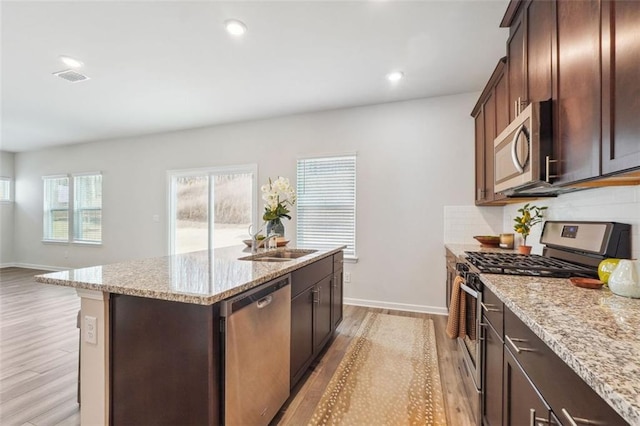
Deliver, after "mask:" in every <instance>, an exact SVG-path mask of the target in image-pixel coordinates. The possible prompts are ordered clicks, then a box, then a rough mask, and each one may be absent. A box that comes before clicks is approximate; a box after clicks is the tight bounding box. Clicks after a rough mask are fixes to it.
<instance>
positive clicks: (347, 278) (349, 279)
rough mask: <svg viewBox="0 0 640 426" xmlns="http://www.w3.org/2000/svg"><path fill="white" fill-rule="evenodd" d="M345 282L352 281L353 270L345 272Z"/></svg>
mask: <svg viewBox="0 0 640 426" xmlns="http://www.w3.org/2000/svg"><path fill="white" fill-rule="evenodd" d="M344 282H345V283H350V282H351V272H345V273H344Z"/></svg>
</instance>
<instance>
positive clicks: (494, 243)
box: [473, 235, 500, 247]
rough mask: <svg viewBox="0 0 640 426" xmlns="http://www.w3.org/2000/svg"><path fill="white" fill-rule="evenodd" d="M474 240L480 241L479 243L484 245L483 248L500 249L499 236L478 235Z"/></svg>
mask: <svg viewBox="0 0 640 426" xmlns="http://www.w3.org/2000/svg"><path fill="white" fill-rule="evenodd" d="M473 238H475V239H476V240H478V242H479V243H480V244H482V247H498V246H499V245H500V237H498V236H493V235H476V236H475V237H473Z"/></svg>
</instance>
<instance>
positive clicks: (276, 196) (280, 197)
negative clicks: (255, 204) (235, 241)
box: [260, 176, 296, 221]
mask: <svg viewBox="0 0 640 426" xmlns="http://www.w3.org/2000/svg"><path fill="white" fill-rule="evenodd" d="M260 190H261V191H262V199H263V200H264V202H265V205H264V214H263V215H262V219H263V220H265V221H271V220H275V219H280V218H282V217H286V218H287V219H291V216H289V209H288V207H291V206H293V205H294V204H295V203H296V191H295V190H294V189H293V187H292V186H291V183H290V182H289V179H287V178H284V177H282V176H279V177H278V179H276V180H274V181H272V180H271V178H269V183H267V184H264V185H262V187H261V188H260Z"/></svg>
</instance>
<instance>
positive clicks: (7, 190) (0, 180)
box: [0, 177, 11, 201]
mask: <svg viewBox="0 0 640 426" xmlns="http://www.w3.org/2000/svg"><path fill="white" fill-rule="evenodd" d="M0 201H11V178H6V177H0Z"/></svg>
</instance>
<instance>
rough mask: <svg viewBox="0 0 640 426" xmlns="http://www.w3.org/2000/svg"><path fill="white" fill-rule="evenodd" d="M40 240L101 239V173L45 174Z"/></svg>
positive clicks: (74, 240)
mask: <svg viewBox="0 0 640 426" xmlns="http://www.w3.org/2000/svg"><path fill="white" fill-rule="evenodd" d="M43 181H44V212H43V225H44V226H43V239H44V240H45V241H55V242H69V241H72V242H78V243H100V242H102V175H100V174H86V175H85V174H83V175H63V176H46V177H44V178H43Z"/></svg>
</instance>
